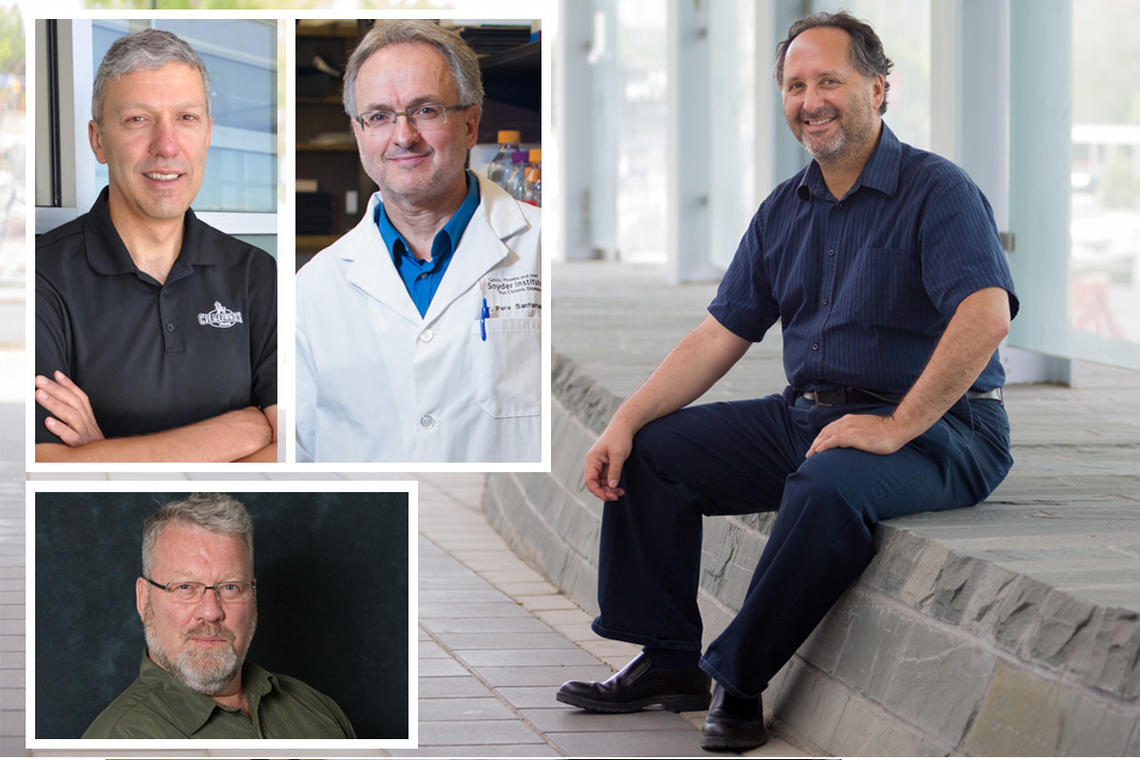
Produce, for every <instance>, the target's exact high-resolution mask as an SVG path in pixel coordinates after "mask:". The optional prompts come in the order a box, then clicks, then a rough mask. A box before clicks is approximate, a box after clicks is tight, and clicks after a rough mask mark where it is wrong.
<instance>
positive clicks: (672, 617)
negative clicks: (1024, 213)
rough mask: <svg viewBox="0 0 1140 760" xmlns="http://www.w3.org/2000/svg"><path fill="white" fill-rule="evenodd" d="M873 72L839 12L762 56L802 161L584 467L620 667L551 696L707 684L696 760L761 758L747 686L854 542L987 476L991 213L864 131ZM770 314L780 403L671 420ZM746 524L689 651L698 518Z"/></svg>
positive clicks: (980, 485) (995, 464) (1004, 451)
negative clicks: (737, 601)
mask: <svg viewBox="0 0 1140 760" xmlns="http://www.w3.org/2000/svg"><path fill="white" fill-rule="evenodd" d="M891 65H892V64H891V61H890V59H888V58H887V57H886V55H885V53H884V51H883V48H882V43H881V42H880V40H879V38H878V36H877V35H876V34H875V32H874V30H873V29H871V27H869V26H868V25H866V24H865V23H862V22H860V21H858V20H857V19H855V18H853V17H851V16H849V15H847V14H846V13H837V14H829V13H819V14H815V15H813V16H808V17H806V18H803V19H801V20H799V21H797V22H796V23H795V24H793V25H792V27H791V29H790V30H789V32H788V36H787V38H786V39H785V40H784V41H783V42H781V43H780V45H779V47H778V51H777V62H776V81H777V83H778V84H779V86H780V87H781V90H782V93H783V99H784V115H785V118H786V119H787V122H788V126H789V128H790V129H791V130H792V133H793V134H794V135H795V136H796V138H797V139H798V140H799V141H800V142H801V143H802V144H803V146H804V147H805V148H806V149H807V150H808V152H810V153H811V154H812V156H813V158H814V161H812V162H811V163H810V164H809V165H808V166H807V167H806V168H805V169H804V170H802V171H801V172H800V173H798V174H797V175H795V176H794V177H792V178H791V179H790V180H788V181H787V182H784V183H783V184H781V185H780V186H779V187H777V188H776V189H775V190H774V191H773V192H772V194H771V195H770V196H769V197H768V198H767V199H766V200H765V201H764V203H763V204H761V206H760V209H759V210H758V211H757V213H756V215H755V216H754V217H753V220H752V222H751V224H750V226H749V228H748V230H747V231H746V232H745V234H744V237H743V239H742V240H741V243H740V247H739V248H738V250H737V252H736V256H735V258H734V259H733V262H732V265H731V266H730V267H729V270H728V272H727V273H726V275H725V277H724V280H723V281H722V283H721V285H720V288H719V290H718V293H717V296H716V298H715V299H714V300H713V302H712V304H711V305H710V306H709V312H710V316H709V317H707V318H706V319H705V321H704V322H703V323H702V324H701V325H700V326H698V327H697V328H696V329H695V330H693V331H692V332H691V333H689V335H687V336H686V337H685V338H684V339H682V340H681V342H680V343H679V344H678V345H677V346H676V347H675V348H674V349H673V350H672V352H670V354H669V355H668V356H667V357H666V358H665V360H664V361H663V362H662V364H661V366H660V367H658V368H657V370H656V371H655V372H654V373H653V374H652V376H650V378H649V379H648V380H647V381H646V382H645V384H644V385H643V386H642V387H641V388H640V389H639V390H638V391H637V392H636V393H634V394H633V396H631V397H630V398H629V399H628V400H626V401H625V403H624V404H622V406H621V407H620V408H619V409H618V411H617V412H616V413H615V414H614V417H613V419H612V420H611V421H610V423H609V425H608V427H607V428H606V430H605V431H604V432H603V433H602V436H601V437H600V438H599V439H598V441H597V443H596V444H595V445H594V446H593V448H592V449H591V450H590V451H589V453H588V454H587V455H586V467H585V481H586V486H587V488H589V490H590V491H591V492H592V493H593V494H594V495H596V496H598V497H599V498H601V499H603V500H604V501H606V502H607V503H606V505H605V510H604V513H603V518H602V536H601V548H600V551H599V568H598V600H599V604H600V607H601V614H600V615H599V616H598V618H597V619H596V620H595V621H594V624H593V628H594V631H595V632H596V633H598V634H599V635H601V636H605V637H607V638H613V639H620V640H623V641H630V642H634V643H637V644H641V645H643V646H644V650H643V652H642V654H640V655H638V657H637V658H635V659H634V660H633V661H632V662H631V663H630V664H629V665H627V666H626V667H625V668H624V669H623V670H621V671H620V672H619V673H617V674H616V675H614V676H613V677H612V678H610V679H609V680H607V681H604V682H584V681H569V682H567V683H565V684H563V686H562V688H561V689H560V690H559V691H558V695H557V698H558V700H559V701H561V702H565V703H567V704H571V705H575V706H577V707H581V708H583V709H587V710H594V711H599V712H615V713H617V712H632V711H636V710H641V709H644V708H646V707H650V706H654V705H661V706H663V707H665V708H667V709H671V710H675V711H679V710H698V709H704V708H706V707H709V705H710V696H709V685H710V676H711V679H712V681H714V682H715V684H714V686H713V693H712V697H711V708H710V709H709V712H708V716H707V717H706V719H705V723H704V726H703V727H702V729H701V732H702V738H701V746H702V747H704V748H705V749H711V750H744V749H749V748H751V747H756V746H759V745H761V744H763V743H764V741H765V735H764V724H763V711H762V705H761V693H762V692H763V691H764V689H765V687H766V686H767V684H768V681H769V680H770V679H771V678H772V677H773V676H774V675H775V674H776V672H777V671H778V670H779V669H780V668H781V667H782V666H783V665H784V663H785V662H786V661H787V660H788V659H789V658H790V657H791V656H792V654H793V653H794V652H795V651H796V649H797V648H798V647H799V646H800V644H801V643H802V642H803V641H804V640H805V639H806V638H807V637H808V635H809V634H810V633H811V631H812V630H813V629H814V628H815V626H816V625H817V624H818V623H819V621H820V620H821V619H822V618H823V617H824V615H825V614H826V613H827V611H828V610H829V609H830V608H831V606H832V605H833V604H834V603H835V601H836V600H837V599H838V598H839V596H840V595H841V594H842V593H843V592H844V590H846V589H847V587H848V586H849V585H850V584H851V583H852V581H854V580H855V579H856V578H857V577H858V575H859V573H860V572H861V571H862V570H863V568H864V567H866V565H867V564H868V563H869V562H870V560H871V557H872V555H873V554H874V546H873V543H872V529H873V528H874V526H875V525H876V524H877V523H878V522H879V521H880V520H886V519H890V518H893V517H899V516H901V515H906V514H911V513H914V512H920V511H928V510H942V509H953V508H958V507H967V506H971V505H974V504H976V503H978V502H979V501H981V500H983V499H985V498H986V496H987V495H988V494H989V493H990V492H991V491H992V490H993V489H994V488H995V487H996V486H997V485H998V484H999V483H1000V482H1001V481H1002V479H1003V478H1004V477H1005V475H1006V474H1007V473H1008V471H1009V469H1010V466H1011V465H1012V461H1013V460H1012V458H1011V457H1010V454H1009V422H1008V419H1007V417H1006V414H1005V409H1004V407H1003V405H1002V402H1001V387H1002V384H1003V382H1004V372H1003V370H1002V367H1001V364H1000V362H999V361H998V355H997V347H998V344H999V343H1000V342H1001V340H1002V338H1003V337H1004V336H1005V335H1006V333H1007V332H1008V330H1009V322H1010V319H1011V318H1012V317H1013V315H1015V314H1016V312H1017V308H1018V301H1017V297H1016V295H1015V294H1014V290H1013V282H1012V279H1011V277H1010V274H1009V268H1008V266H1007V263H1006V261H1005V257H1004V253H1003V251H1002V248H1001V244H1000V241H999V237H998V232H997V227H996V225H995V223H994V219H993V212H992V210H991V209H990V206H989V204H988V202H987V201H986V199H985V198H984V197H983V196H982V193H981V192H980V191H979V190H978V188H977V187H976V186H975V185H974V184H973V182H971V181H970V179H969V177H967V176H966V174H965V173H964V172H963V171H962V170H961V169H959V168H958V167H956V166H954V165H953V164H951V163H950V162H948V161H946V160H944V159H942V158H939V157H938V156H935V155H933V154H930V153H927V152H925V151H921V150H918V149H915V148H913V147H911V146H909V145H905V144H903V143H901V142H899V140H898V139H897V138H896V137H895V135H894V133H893V132H891V130H890V129H889V128H888V127H887V126H886V125H885V124H883V122H882V117H881V115H882V113H883V112H885V110H886V95H887V90H888V86H889V85H888V83H887V81H886V76H887V74H888V73H889V72H890V69H891ZM777 319H779V320H780V323H781V327H782V331H783V345H784V351H783V355H784V368H785V372H786V373H787V378H788V382H789V385H788V387H787V388H786V389H785V390H784V392H783V393H780V394H774V395H771V396H767V397H765V398H759V399H751V400H746V401H736V402H730V403H718V404H708V405H702V406H695V407H691V408H683V407H686V405H688V404H689V403H691V402H692V401H694V400H695V399H697V398H698V397H699V396H701V395H702V394H703V393H704V392H705V391H706V390H708V389H709V388H710V387H711V386H712V385H713V383H715V382H716V381H717V380H718V379H719V378H720V377H721V376H723V375H724V374H725V372H727V371H728V370H729V368H731V367H732V366H733V365H734V364H735V363H736V362H737V361H738V360H739V359H740V358H741V357H742V356H743V355H744V353H745V352H746V351H747V350H748V348H749V346H750V345H751V344H752V343H753V342H758V341H760V340H761V339H762V338H763V336H764V333H765V332H766V331H767V330H768V328H769V327H771V326H772V325H773V324H775V322H776V320H777ZM678 410H679V411H678ZM635 436H636V437H635ZM767 510H776V512H777V514H776V518H775V521H774V523H773V525H772V530H771V535H770V537H769V540H768V542H767V545H766V546H765V548H764V551H763V553H762V554H761V556H760V559H759V562H758V563H757V566H756V570H755V572H754V575H753V577H752V582H751V584H750V585H749V589H748V592H747V594H746V596H745V598H744V600H743V601H742V603H741V609H740V612H739V613H738V614H737V616H736V617H735V618H734V619H733V621H732V622H731V623H730V624H729V625H728V627H727V628H726V629H725V630H724V631H723V632H722V633H721V635H720V636H719V637H717V638H716V639H715V640H714V641H713V642H712V643H711V644H710V645H709V647H708V648H707V649H706V650H705V652H704V655H703V656H701V640H702V639H701V618H700V612H699V610H698V607H697V588H698V581H699V572H700V557H701V519H702V515H728V514H745V513H752V512H759V511H767Z"/></svg>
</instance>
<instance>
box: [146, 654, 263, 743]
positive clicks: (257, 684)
mask: <svg viewBox="0 0 1140 760" xmlns="http://www.w3.org/2000/svg"><path fill="white" fill-rule="evenodd" d="M139 681H141V682H142V683H143V684H145V685H147V686H149V687H150V688H151V689H152V690H153V692H154V695H155V696H156V697H157V698H158V699H159V700H160V701H161V702H162V703H163V704H164V705H166V708H167V712H168V717H169V718H170V722H171V723H173V724H174V726H175V728H177V729H178V730H179V731H181V732H182V733H183V734H185V735H187V736H193V735H194V734H195V733H197V732H198V731H200V730H201V729H202V727H203V726H205V725H206V723H207V722H209V720H210V716H212V715H213V714H214V710H224V709H225V708H224V707H222V706H221V705H219V704H218V703H217V702H215V701H214V700H213V699H211V698H210V697H207V696H206V695H205V694H199V693H198V692H196V691H194V690H192V689H191V688H190V687H188V686H187V685H186V684H184V683H182V682H181V681H179V680H178V679H177V678H175V677H174V675H172V674H171V673H169V672H168V671H166V670H164V669H163V668H161V667H160V666H159V665H158V664H156V663H155V662H154V660H152V659H150V657H149V655H147V653H146V652H145V651H144V652H143V658H142V663H141V664H140V665H139ZM241 682H242V688H243V689H244V690H245V695H246V701H247V702H248V703H249V709H250V713H251V716H252V715H253V714H256V712H257V707H256V706H257V704H258V703H259V702H260V701H261V698H262V697H264V696H265V695H266V694H268V693H269V692H270V691H272V690H273V689H274V688H275V687H276V679H275V678H274V676H273V675H272V674H271V673H269V672H268V671H267V670H264V669H263V668H261V667H259V666H257V665H255V664H254V663H252V662H250V661H248V660H246V662H245V663H244V664H243V665H242V668H241Z"/></svg>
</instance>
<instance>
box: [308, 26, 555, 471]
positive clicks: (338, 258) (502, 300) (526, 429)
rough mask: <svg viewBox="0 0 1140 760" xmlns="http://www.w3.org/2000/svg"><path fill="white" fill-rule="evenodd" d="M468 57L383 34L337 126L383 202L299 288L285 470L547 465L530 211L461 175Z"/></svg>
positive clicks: (474, 97)
mask: <svg viewBox="0 0 1140 760" xmlns="http://www.w3.org/2000/svg"><path fill="white" fill-rule="evenodd" d="M481 79H482V78H481V73H480V71H479V63H478V59H477V58H476V56H475V53H474V51H472V50H471V48H470V47H469V46H468V45H467V44H466V43H465V42H464V41H463V39H462V38H461V37H460V36H459V35H458V34H457V33H455V32H454V31H452V30H449V29H445V28H443V27H441V26H439V25H437V24H435V23H434V22H431V21H421V20H395V21H384V20H381V21H377V22H376V24H375V26H374V27H373V28H372V30H371V31H369V33H368V34H367V35H366V36H365V37H364V39H363V40H361V42H360V44H359V45H358V46H357V48H356V50H355V51H354V52H353V54H352V56H351V58H350V59H349V62H348V65H347V67H346V70H345V86H344V101H345V110H346V111H347V112H348V115H349V116H350V117H351V118H352V128H353V133H354V135H355V137H356V143H357V147H358V148H359V151H360V159H361V162H362V164H363V165H364V169H365V171H366V172H367V173H368V176H370V177H371V178H372V179H373V181H375V182H376V184H377V185H378V186H379V188H380V191H379V192H378V193H375V194H373V196H372V198H371V199H370V201H369V203H368V208H367V210H366V211H365V214H364V217H363V218H362V219H361V220H360V223H359V224H357V226H356V227H355V228H353V229H352V230H350V231H349V232H348V233H347V234H346V235H345V236H344V237H342V238H341V239H340V240H338V241H337V242H336V243H334V244H333V245H331V246H329V247H328V248H326V249H325V250H323V251H321V252H320V253H318V254H317V255H316V256H315V257H314V258H313V259H312V260H311V261H310V262H309V263H308V264H306V265H305V266H304V267H302V269H301V271H300V272H298V274H297V458H298V460H299V461H319V462H409V463H416V462H535V461H539V460H540V459H541V454H542V446H541V435H540V433H541V427H542V425H541V416H540V411H541V402H540V395H541V394H540V389H541V386H542V383H541V350H540V346H541V332H540V323H541V319H540V315H541V305H540V304H541V300H542V299H541V294H542V283H541V266H540V262H541V254H540V248H539V237H540V231H541V230H540V226H539V212H538V209H537V208H535V207H533V206H529V205H526V204H521V203H519V202H517V201H516V200H514V199H513V198H511V197H510V196H509V195H508V194H507V193H506V192H504V191H503V190H502V189H501V188H500V187H499V186H497V185H495V184H494V183H492V182H489V181H487V180H486V179H485V178H482V177H479V176H477V175H475V174H474V173H472V172H469V171H466V170H465V168H464V166H465V164H466V160H467V152H468V150H469V149H470V148H471V146H472V145H474V144H475V140H476V136H477V134H478V125H479V117H480V114H481V112H482V103H483V86H482V81H481Z"/></svg>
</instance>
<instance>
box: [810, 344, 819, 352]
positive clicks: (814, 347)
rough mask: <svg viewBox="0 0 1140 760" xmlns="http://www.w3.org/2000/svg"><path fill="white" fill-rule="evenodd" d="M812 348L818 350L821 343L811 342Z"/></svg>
mask: <svg viewBox="0 0 1140 760" xmlns="http://www.w3.org/2000/svg"><path fill="white" fill-rule="evenodd" d="M811 350H812V351H818V350H819V344H818V343H812V344H811Z"/></svg>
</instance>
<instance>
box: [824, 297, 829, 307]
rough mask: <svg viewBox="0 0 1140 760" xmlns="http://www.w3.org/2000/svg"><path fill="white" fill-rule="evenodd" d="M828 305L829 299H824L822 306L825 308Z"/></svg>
mask: <svg viewBox="0 0 1140 760" xmlns="http://www.w3.org/2000/svg"><path fill="white" fill-rule="evenodd" d="M829 303H831V299H830V298H825V299H823V305H824V306H827V305H828V304H829Z"/></svg>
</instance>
